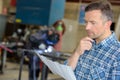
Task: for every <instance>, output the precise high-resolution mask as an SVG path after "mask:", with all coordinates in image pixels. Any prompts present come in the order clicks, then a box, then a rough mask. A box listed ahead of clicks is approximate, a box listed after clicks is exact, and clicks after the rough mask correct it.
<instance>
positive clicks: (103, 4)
mask: <svg viewBox="0 0 120 80" xmlns="http://www.w3.org/2000/svg"><path fill="white" fill-rule="evenodd" d="M92 10H100V11H101V13H102V16H103V17H106V19H107V20H110V21H112V22H113V11H112V9H111V4H110V2H108V1H106V0H102V1H96V2H92V3H90V4H89V5H88V6H86V8H85V12H88V11H92Z"/></svg>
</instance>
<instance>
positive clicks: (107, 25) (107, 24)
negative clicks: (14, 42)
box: [105, 20, 112, 29]
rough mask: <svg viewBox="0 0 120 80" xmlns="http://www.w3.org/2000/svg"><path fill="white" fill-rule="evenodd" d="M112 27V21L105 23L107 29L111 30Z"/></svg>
mask: <svg viewBox="0 0 120 80" xmlns="http://www.w3.org/2000/svg"><path fill="white" fill-rule="evenodd" d="M111 25H112V21H110V20H109V21H106V23H105V27H106V28H109V29H110V27H111Z"/></svg>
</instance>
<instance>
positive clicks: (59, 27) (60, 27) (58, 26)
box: [53, 20, 66, 51]
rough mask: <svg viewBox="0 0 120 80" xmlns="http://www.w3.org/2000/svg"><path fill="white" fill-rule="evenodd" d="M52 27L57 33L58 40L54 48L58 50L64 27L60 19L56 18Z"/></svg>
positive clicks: (60, 46)
mask: <svg viewBox="0 0 120 80" xmlns="http://www.w3.org/2000/svg"><path fill="white" fill-rule="evenodd" d="M53 27H54V28H55V30H56V32H57V33H58V34H59V41H58V42H57V44H55V45H54V49H55V50H56V51H60V50H61V48H62V37H63V35H64V33H65V30H66V27H65V24H64V22H63V21H62V20H58V21H56V22H55V23H54V24H53Z"/></svg>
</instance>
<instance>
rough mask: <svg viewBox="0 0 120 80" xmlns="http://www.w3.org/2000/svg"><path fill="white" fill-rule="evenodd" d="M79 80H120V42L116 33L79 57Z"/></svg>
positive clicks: (75, 71)
mask: <svg viewBox="0 0 120 80" xmlns="http://www.w3.org/2000/svg"><path fill="white" fill-rule="evenodd" d="M74 73H75V76H76V79H77V80H120V42H119V41H118V40H117V38H116V36H115V34H114V33H112V35H111V36H109V37H108V38H106V39H105V40H103V41H102V42H100V43H99V44H96V43H95V42H93V46H92V48H91V50H89V51H85V52H84V54H83V55H81V56H80V57H79V60H78V63H77V66H76V68H75V70H74Z"/></svg>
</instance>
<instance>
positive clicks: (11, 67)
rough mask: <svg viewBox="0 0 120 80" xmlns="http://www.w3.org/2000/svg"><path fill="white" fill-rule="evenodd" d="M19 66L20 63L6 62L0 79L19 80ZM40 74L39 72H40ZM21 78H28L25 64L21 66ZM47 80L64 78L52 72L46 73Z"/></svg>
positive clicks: (24, 79)
mask: <svg viewBox="0 0 120 80" xmlns="http://www.w3.org/2000/svg"><path fill="white" fill-rule="evenodd" d="M19 67H20V65H19V64H17V63H15V62H14V63H13V62H6V67H5V69H4V73H3V74H0V80H19V79H18V77H19ZM40 74H41V73H40ZM40 79H41V78H40V77H39V79H38V80H40ZM21 80H28V67H27V65H24V66H23V70H22V75H21ZM47 80H64V79H63V78H61V77H60V76H58V75H54V74H52V73H49V74H48V79H47Z"/></svg>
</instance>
